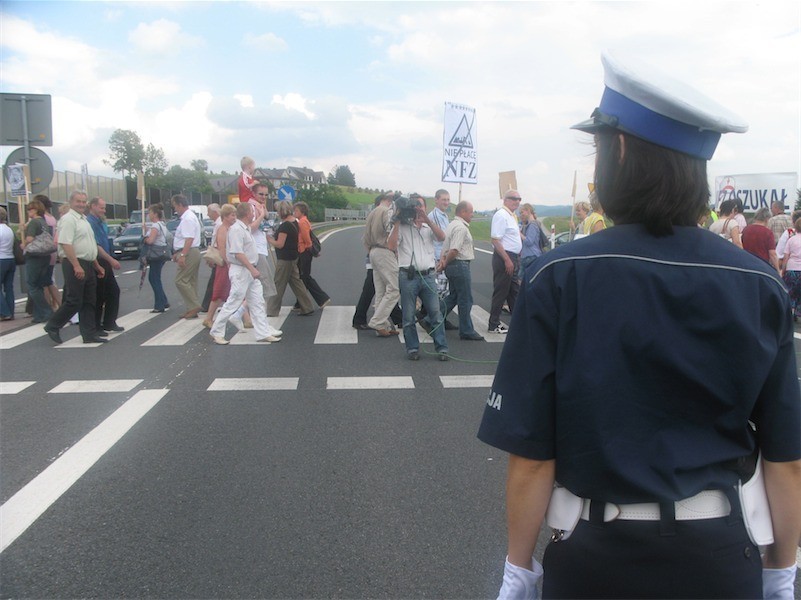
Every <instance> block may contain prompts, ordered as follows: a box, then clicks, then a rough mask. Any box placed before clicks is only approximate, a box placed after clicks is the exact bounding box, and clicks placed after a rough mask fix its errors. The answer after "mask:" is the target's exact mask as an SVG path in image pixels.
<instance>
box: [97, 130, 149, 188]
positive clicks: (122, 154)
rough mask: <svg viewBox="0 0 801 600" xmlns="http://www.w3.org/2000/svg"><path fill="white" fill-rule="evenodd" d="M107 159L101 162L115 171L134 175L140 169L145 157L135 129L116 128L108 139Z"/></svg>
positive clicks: (143, 148)
mask: <svg viewBox="0 0 801 600" xmlns="http://www.w3.org/2000/svg"><path fill="white" fill-rule="evenodd" d="M108 146H109V160H105V159H104V160H103V162H104V163H105V164H107V165H109V166H110V167H111V168H112V169H114V172H115V173H123V174H124V175H125V174H127V175H129V176H130V177H136V173H137V172H138V171H140V170H142V163H143V161H144V158H145V147H144V146H143V145H142V140H141V139H140V137H139V135H138V134H137V133H136V132H135V131H130V130H128V129H117V130H116V131H115V132H114V133H112V134H111V137H110V138H109V140H108Z"/></svg>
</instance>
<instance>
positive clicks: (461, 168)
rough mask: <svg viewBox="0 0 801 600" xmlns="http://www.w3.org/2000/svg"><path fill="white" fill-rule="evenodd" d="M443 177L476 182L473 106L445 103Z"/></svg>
mask: <svg viewBox="0 0 801 600" xmlns="http://www.w3.org/2000/svg"><path fill="white" fill-rule="evenodd" d="M442 141H443V153H442V181H447V182H451V183H478V151H477V147H478V146H477V138H476V109H475V108H470V107H469V106H464V105H462V104H454V103H452V102H446V103H445V133H444V135H443V140H442Z"/></svg>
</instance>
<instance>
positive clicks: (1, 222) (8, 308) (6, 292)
mask: <svg viewBox="0 0 801 600" xmlns="http://www.w3.org/2000/svg"><path fill="white" fill-rule="evenodd" d="M16 241H17V238H16V236H15V235H14V232H13V231H12V229H11V227H9V226H8V213H7V212H6V209H5V208H3V207H2V206H0V321H11V320H12V319H13V318H14V272H15V271H16V270H17V261H16V260H15V258H14V243H15V242H16Z"/></svg>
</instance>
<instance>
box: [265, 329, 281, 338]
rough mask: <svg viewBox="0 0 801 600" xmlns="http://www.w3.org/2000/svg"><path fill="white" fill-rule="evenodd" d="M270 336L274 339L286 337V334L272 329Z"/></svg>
mask: <svg viewBox="0 0 801 600" xmlns="http://www.w3.org/2000/svg"><path fill="white" fill-rule="evenodd" d="M268 335H271V336H273V337H281V336H282V335H284V332H283V331H281V330H280V329H271V330H270V332H269V334H268Z"/></svg>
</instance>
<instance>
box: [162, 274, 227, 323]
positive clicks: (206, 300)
mask: <svg viewBox="0 0 801 600" xmlns="http://www.w3.org/2000/svg"><path fill="white" fill-rule="evenodd" d="M216 273H217V265H212V267H211V277H209V282H208V283H207V284H206V293H205V294H203V302H201V303H200V309H201V310H202V311H203V312H207V311H208V310H209V304H211V295H212V293H213V292H214V276H215V275H216ZM165 298H166V296H165ZM162 308H164V307H162ZM213 316H214V315H212V317H213ZM209 318H211V317H209Z"/></svg>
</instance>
